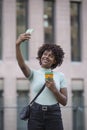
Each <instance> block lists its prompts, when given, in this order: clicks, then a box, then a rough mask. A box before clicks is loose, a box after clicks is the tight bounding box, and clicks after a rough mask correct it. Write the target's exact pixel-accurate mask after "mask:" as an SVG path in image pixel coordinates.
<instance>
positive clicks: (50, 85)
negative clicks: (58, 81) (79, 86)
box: [46, 81, 67, 106]
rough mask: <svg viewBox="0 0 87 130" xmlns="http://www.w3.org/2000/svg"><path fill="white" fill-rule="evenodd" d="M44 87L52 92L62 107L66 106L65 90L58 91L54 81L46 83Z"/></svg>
mask: <svg viewBox="0 0 87 130" xmlns="http://www.w3.org/2000/svg"><path fill="white" fill-rule="evenodd" d="M46 86H47V87H48V88H49V89H50V90H51V91H52V92H53V94H54V95H55V97H56V99H57V101H58V102H59V103H60V104H62V105H63V106H65V105H66V104H67V88H60V91H58V89H57V88H56V85H55V83H54V81H46Z"/></svg>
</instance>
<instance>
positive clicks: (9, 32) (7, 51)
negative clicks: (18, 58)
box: [2, 0, 16, 60]
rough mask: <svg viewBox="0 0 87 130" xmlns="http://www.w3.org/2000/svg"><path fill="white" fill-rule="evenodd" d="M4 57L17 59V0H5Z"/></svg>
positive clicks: (5, 58)
mask: <svg viewBox="0 0 87 130" xmlns="http://www.w3.org/2000/svg"><path fill="white" fill-rule="evenodd" d="M2 26H3V41H2V42H3V59H4V60H14V59H15V39H16V0H4V1H3V23H2Z"/></svg>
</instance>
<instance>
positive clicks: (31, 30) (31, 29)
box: [25, 28, 34, 34]
mask: <svg viewBox="0 0 87 130" xmlns="http://www.w3.org/2000/svg"><path fill="white" fill-rule="evenodd" d="M33 31H34V29H33V28H30V29H27V30H26V32H25V33H26V34H32V32H33Z"/></svg>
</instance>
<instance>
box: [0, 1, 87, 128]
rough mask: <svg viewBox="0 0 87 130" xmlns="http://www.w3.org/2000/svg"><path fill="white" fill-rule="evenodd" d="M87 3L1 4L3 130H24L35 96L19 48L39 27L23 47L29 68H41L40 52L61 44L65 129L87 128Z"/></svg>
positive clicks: (0, 107) (0, 124)
mask: <svg viewBox="0 0 87 130" xmlns="http://www.w3.org/2000/svg"><path fill="white" fill-rule="evenodd" d="M86 19H87V0H0V130H24V129H26V127H27V122H26V121H25V122H24V121H21V120H20V119H19V112H20V109H21V108H22V106H24V105H25V104H28V103H29V101H30V100H31V98H32V93H31V91H30V85H29V81H28V80H27V79H26V78H25V77H24V75H23V73H22V72H21V70H20V68H19V66H18V63H17V60H16V51H15V44H16V39H17V37H18V35H19V34H20V33H23V32H25V31H26V29H28V28H34V32H33V33H32V38H31V40H29V42H26V43H24V44H22V46H21V50H22V53H23V57H24V58H25V61H26V63H27V64H28V65H30V66H31V67H32V68H36V69H38V68H39V67H40V66H39V63H38V61H37V59H36V57H37V50H38V48H39V47H40V46H41V45H42V44H44V43H50V44H60V45H61V46H62V47H63V49H64V52H65V59H64V62H63V65H62V66H61V67H59V68H57V69H56V70H58V71H62V72H63V73H64V74H65V75H66V79H67V89H68V104H67V106H65V107H63V106H61V110H62V118H63V123H64V128H65V130H87V123H86V120H87V96H86V95H87V89H86V85H87V71H86V67H87V50H86V49H87V21H86Z"/></svg>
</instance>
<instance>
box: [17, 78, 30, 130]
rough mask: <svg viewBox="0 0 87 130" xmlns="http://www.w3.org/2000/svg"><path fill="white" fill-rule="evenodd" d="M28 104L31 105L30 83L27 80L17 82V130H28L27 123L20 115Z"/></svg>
mask: <svg viewBox="0 0 87 130" xmlns="http://www.w3.org/2000/svg"><path fill="white" fill-rule="evenodd" d="M28 104H29V82H28V81H27V80H25V79H18V80H17V106H18V110H17V112H18V114H17V115H18V116H17V130H25V129H27V122H26V121H22V120H20V118H19V113H20V111H21V109H22V108H23V107H24V106H25V105H28Z"/></svg>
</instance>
